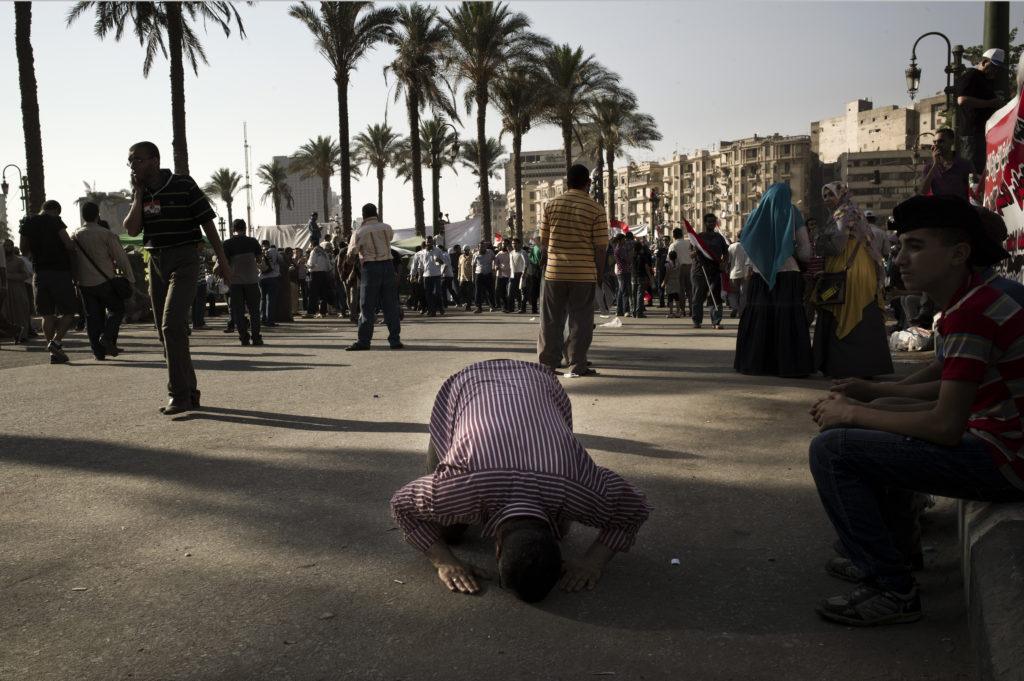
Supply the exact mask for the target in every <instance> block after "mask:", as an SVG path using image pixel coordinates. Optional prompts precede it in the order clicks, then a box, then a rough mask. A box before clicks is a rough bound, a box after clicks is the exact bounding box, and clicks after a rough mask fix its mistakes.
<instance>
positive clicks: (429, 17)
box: [384, 2, 458, 236]
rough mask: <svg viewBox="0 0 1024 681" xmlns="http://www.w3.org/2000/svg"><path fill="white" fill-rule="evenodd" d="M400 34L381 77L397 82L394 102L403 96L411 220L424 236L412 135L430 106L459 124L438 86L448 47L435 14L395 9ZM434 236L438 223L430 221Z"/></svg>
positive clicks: (418, 160) (416, 143)
mask: <svg viewBox="0 0 1024 681" xmlns="http://www.w3.org/2000/svg"><path fill="white" fill-rule="evenodd" d="M398 27H399V31H398V32H397V33H396V34H394V35H393V36H392V43H393V44H394V45H395V47H396V48H397V55H396V56H395V59H394V61H392V62H391V63H390V64H389V65H388V66H386V67H385V68H384V74H385V76H387V74H388V73H389V72H391V73H394V74H395V76H396V78H397V79H398V86H397V87H396V88H395V99H396V100H397V99H398V97H399V96H400V95H401V94H402V93H403V92H404V93H405V105H406V110H407V112H408V116H409V130H410V134H409V150H410V153H411V155H412V157H411V159H410V170H411V172H412V203H413V217H414V221H415V223H416V225H415V226H416V234H417V235H419V236H424V235H425V234H426V221H425V220H424V218H423V177H422V174H421V173H420V169H421V166H422V165H423V159H422V150H421V148H420V139H419V136H418V135H415V134H413V132H412V131H417V130H419V129H420V111H422V110H423V109H424V107H426V106H428V105H429V106H430V107H431V109H433V110H434V111H438V110H441V111H444V112H445V113H447V114H448V115H449V116H450V117H452V118H455V119H456V120H458V117H457V116H456V113H455V110H454V107H452V105H451V102H450V100H449V99H448V97H446V96H445V94H444V92H443V91H442V89H441V87H440V86H439V79H440V78H439V76H440V73H441V68H440V67H441V56H442V53H443V51H444V48H445V46H446V44H447V31H446V30H445V28H444V26H443V25H441V24H440V23H439V22H438V18H437V10H436V9H434V8H433V7H427V6H426V5H421V4H419V3H416V2H414V3H413V4H411V5H399V6H398ZM433 222H434V226H435V230H434V231H435V233H436V231H437V230H436V227H437V222H436V219H435V220H434V221H433Z"/></svg>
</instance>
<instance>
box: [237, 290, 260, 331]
mask: <svg viewBox="0 0 1024 681" xmlns="http://www.w3.org/2000/svg"><path fill="white" fill-rule="evenodd" d="M230 300H231V318H232V319H234V320H235V327H236V328H237V329H238V337H239V338H241V339H242V340H249V332H250V327H251V330H252V337H253V338H259V337H260V287H259V284H232V285H231V299H230ZM246 310H248V311H249V319H246V318H245V311H246Z"/></svg>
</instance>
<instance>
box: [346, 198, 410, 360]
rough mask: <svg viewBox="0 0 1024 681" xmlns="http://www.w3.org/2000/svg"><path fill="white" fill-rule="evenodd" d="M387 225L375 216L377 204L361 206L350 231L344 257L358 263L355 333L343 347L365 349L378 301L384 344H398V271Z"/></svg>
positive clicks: (390, 232) (396, 348)
mask: <svg viewBox="0 0 1024 681" xmlns="http://www.w3.org/2000/svg"><path fill="white" fill-rule="evenodd" d="M393 235H394V232H393V231H392V229H391V225H389V224H387V223H384V222H381V221H380V220H379V219H378V218H377V206H376V205H374V204H372V203H368V204H366V205H365V206H363V223H362V224H361V225H359V227H357V228H356V230H355V231H354V232H353V233H352V241H350V242H349V245H348V256H347V257H348V260H351V261H354V260H355V259H356V258H359V260H360V262H361V263H362V267H361V269H360V280H359V332H358V337H357V339H356V342H355V343H353V344H352V345H350V346H348V347H347V348H345V349H346V350H369V349H370V340H371V339H372V338H373V322H374V316H375V313H376V311H377V303H378V302H379V303H380V306H381V308H382V309H383V311H384V322H385V323H386V324H387V327H388V343H389V344H390V345H391V349H392V350H398V349H400V348H402V347H404V346H403V345H402V339H401V333H402V326H401V321H400V320H399V311H398V273H396V272H395V265H394V263H393V262H392V260H391V239H392V237H393Z"/></svg>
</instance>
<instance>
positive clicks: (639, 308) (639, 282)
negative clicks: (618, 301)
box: [633, 274, 647, 317]
mask: <svg viewBox="0 0 1024 681" xmlns="http://www.w3.org/2000/svg"><path fill="white" fill-rule="evenodd" d="M645 293H647V277H645V276H644V275H642V274H640V275H638V276H636V277H633V316H634V317H640V316H642V315H643V313H644V308H645V305H644V294H645Z"/></svg>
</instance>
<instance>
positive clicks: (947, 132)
mask: <svg viewBox="0 0 1024 681" xmlns="http://www.w3.org/2000/svg"><path fill="white" fill-rule="evenodd" d="M939 135H945V136H946V137H948V138H949V139H951V140H955V139H956V133H954V132H953V131H952V130H951V129H950V128H939V129H938V130H936V131H935V136H936V137H938V136H939Z"/></svg>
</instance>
